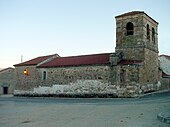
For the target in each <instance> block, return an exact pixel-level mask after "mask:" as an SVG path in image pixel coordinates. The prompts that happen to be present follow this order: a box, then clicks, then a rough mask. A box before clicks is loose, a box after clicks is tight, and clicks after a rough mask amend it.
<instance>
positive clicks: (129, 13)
mask: <svg viewBox="0 0 170 127" xmlns="http://www.w3.org/2000/svg"><path fill="white" fill-rule="evenodd" d="M142 13H143V14H144V13H145V12H144V11H131V12H127V13H124V14H121V15H118V16H116V17H115V18H118V17H122V16H130V15H136V14H142Z"/></svg>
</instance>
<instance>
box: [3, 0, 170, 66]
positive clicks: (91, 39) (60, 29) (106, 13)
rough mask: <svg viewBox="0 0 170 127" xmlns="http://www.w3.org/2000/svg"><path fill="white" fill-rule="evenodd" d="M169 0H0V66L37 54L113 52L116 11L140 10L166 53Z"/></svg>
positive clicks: (169, 38)
mask: <svg viewBox="0 0 170 127" xmlns="http://www.w3.org/2000/svg"><path fill="white" fill-rule="evenodd" d="M169 5H170V0H0V68H7V67H13V65H14V64H18V63H20V62H21V56H22V60H23V61H27V60H30V59H32V58H35V57H38V56H45V55H51V54H56V53H57V54H59V55H60V56H75V55H85V54H98V53H108V52H109V53H110V52H115V45H116V22H115V16H117V15H120V14H123V13H126V12H130V11H144V12H145V13H147V14H148V15H149V16H151V17H152V18H153V19H155V20H156V21H157V22H159V26H158V43H159V54H166V55H170V44H169V43H170V35H169V29H170V15H169V12H170V7H169Z"/></svg>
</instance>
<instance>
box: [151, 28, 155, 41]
mask: <svg viewBox="0 0 170 127" xmlns="http://www.w3.org/2000/svg"><path fill="white" fill-rule="evenodd" d="M152 41H153V43H154V44H155V29H154V28H152Z"/></svg>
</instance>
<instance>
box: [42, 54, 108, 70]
mask: <svg viewBox="0 0 170 127" xmlns="http://www.w3.org/2000/svg"><path fill="white" fill-rule="evenodd" d="M109 57H110V53H103V54H93V55H82V56H70V57H58V58H55V59H54V60H52V61H50V62H47V63H45V64H42V65H40V66H39V67H41V68H48V67H64V66H80V65H95V64H108V63H109Z"/></svg>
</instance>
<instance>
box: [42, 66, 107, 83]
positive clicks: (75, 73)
mask: <svg viewBox="0 0 170 127" xmlns="http://www.w3.org/2000/svg"><path fill="white" fill-rule="evenodd" d="M43 71H46V72H47V79H46V80H43V79H42V78H41V86H47V85H48V86H52V85H54V84H70V83H74V82H76V81H77V80H100V81H102V82H109V80H110V79H109V78H110V77H109V76H110V67H109V66H106V65H103V66H78V67H56V68H40V69H39V73H41V74H40V75H42V73H43Z"/></svg>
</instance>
